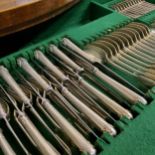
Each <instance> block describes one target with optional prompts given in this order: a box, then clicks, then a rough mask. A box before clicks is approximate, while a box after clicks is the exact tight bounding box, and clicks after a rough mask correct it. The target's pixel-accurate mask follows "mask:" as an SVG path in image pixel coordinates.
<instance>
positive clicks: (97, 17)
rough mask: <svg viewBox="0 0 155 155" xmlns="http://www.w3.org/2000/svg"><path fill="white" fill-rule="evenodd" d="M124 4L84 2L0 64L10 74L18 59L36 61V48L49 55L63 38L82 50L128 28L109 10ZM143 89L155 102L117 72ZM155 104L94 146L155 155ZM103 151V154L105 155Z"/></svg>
mask: <svg viewBox="0 0 155 155" xmlns="http://www.w3.org/2000/svg"><path fill="white" fill-rule="evenodd" d="M119 1H120V0H114V1H110V0H93V1H92V2H90V0H83V1H82V2H81V3H79V4H78V5H77V6H75V7H74V8H72V9H71V10H69V11H67V12H66V13H65V14H64V15H61V16H59V18H58V19H57V20H55V21H51V22H50V21H49V23H48V24H47V25H46V26H45V27H44V29H43V30H40V33H39V34H38V35H37V36H36V37H35V38H34V40H32V42H31V45H29V46H28V47H25V48H23V49H21V50H20V51H18V52H16V53H14V54H12V55H9V56H7V57H4V58H1V59H0V64H3V65H5V66H6V67H8V68H9V69H10V70H11V69H16V67H17V65H16V58H17V57H19V56H23V57H25V58H27V59H31V60H33V59H34V57H33V52H34V50H35V49H36V48H40V49H42V51H43V52H46V51H47V46H48V45H49V43H51V42H52V43H56V44H58V42H59V41H60V40H61V38H62V37H64V36H68V37H70V38H71V39H72V40H74V41H75V42H76V43H77V44H78V45H80V46H81V47H83V46H85V45H86V44H87V43H89V42H91V41H93V40H95V39H96V38H98V37H100V36H103V35H105V34H107V33H110V32H111V31H114V30H115V29H117V28H119V27H122V26H125V25H126V24H127V23H129V22H132V21H133V20H132V19H130V18H128V17H126V16H123V15H121V14H119V13H117V12H115V11H113V10H112V9H110V8H109V6H110V5H111V4H114V2H115V3H116V2H119ZM153 19H155V12H151V13H149V14H147V15H146V16H144V17H141V18H139V19H137V20H138V21H141V22H145V23H147V24H150V23H151V22H152V20H153ZM115 71H116V72H117V73H119V74H120V75H121V76H123V77H124V78H126V79H128V80H129V81H130V82H131V83H133V84H135V85H136V86H137V87H138V88H139V89H141V90H143V91H145V92H148V94H149V96H151V97H152V98H153V99H155V88H152V89H150V90H148V89H147V88H146V87H144V85H143V84H141V82H137V79H134V78H132V77H129V76H126V75H125V74H123V73H121V72H120V71H118V70H115ZM154 104H155V101H153V102H152V103H151V104H149V105H147V106H140V105H136V106H133V107H132V108H133V109H134V110H135V111H137V113H138V115H137V117H136V118H135V119H134V120H131V121H129V120H127V119H126V118H123V119H121V120H119V121H118V122H117V123H116V124H115V125H116V126H118V128H120V130H121V132H120V134H119V135H118V136H116V137H115V138H112V137H111V136H109V135H107V134H103V137H102V138H103V139H104V140H103V142H101V141H100V140H97V141H96V142H94V144H96V145H97V146H98V147H100V149H101V150H100V151H101V153H100V155H154V154H155V147H154V145H155V121H154V117H155V105H154ZM102 151H103V152H102Z"/></svg>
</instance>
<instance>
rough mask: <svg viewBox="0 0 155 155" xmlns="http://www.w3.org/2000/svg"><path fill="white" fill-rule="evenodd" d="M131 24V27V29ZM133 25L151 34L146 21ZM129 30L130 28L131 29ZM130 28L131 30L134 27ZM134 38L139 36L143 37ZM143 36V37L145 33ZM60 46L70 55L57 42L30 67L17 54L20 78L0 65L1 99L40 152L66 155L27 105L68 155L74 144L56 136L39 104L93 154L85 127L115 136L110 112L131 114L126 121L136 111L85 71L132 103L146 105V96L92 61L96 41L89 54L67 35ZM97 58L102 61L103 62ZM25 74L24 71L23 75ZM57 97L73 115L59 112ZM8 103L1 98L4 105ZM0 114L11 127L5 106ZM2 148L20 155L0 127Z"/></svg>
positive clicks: (38, 54) (9, 154) (8, 154)
mask: <svg viewBox="0 0 155 155" xmlns="http://www.w3.org/2000/svg"><path fill="white" fill-rule="evenodd" d="M134 24H135V23H133V25H134ZM136 24H138V23H136ZM133 25H132V24H131V25H130V28H131V29H132V28H133ZM135 28H136V30H135V32H137V33H140V29H141V31H142V33H140V34H141V36H145V34H149V32H150V31H149V29H148V28H146V26H145V25H142V24H139V25H138V27H135ZM127 30H129V28H128V29H127ZM129 32H131V30H130V31H129ZM130 34H132V33H130ZM132 36H133V35H132ZM136 36H137V37H138V36H140V35H136ZM142 39H145V37H143V38H142ZM137 40H138V39H137ZM122 42H123V40H122ZM104 43H105V42H102V44H104ZM111 43H112V42H111ZM62 44H63V45H64V46H65V47H66V48H68V49H69V51H70V52H69V51H68V52H69V54H70V55H69V56H68V54H66V53H65V52H63V51H61V50H60V49H58V48H57V47H56V46H54V45H50V46H49V52H48V54H43V53H42V52H41V51H40V50H36V51H35V54H34V55H35V60H34V61H32V63H31V64H32V65H31V64H30V63H29V62H28V61H27V60H26V59H25V58H23V57H20V58H18V59H17V64H18V69H19V68H20V69H19V70H20V71H19V72H18V71H14V72H15V73H16V74H15V75H16V76H17V77H16V79H17V80H16V81H15V79H14V78H13V76H12V75H11V74H10V73H9V71H8V69H7V68H6V67H4V66H0V77H1V78H2V79H3V80H4V82H5V85H4V86H1V90H2V92H3V93H4V94H3V95H1V98H2V99H1V100H3V99H5V101H7V103H6V102H4V103H5V104H7V106H8V105H10V104H11V105H12V106H13V108H14V116H15V120H16V122H17V123H18V125H19V126H20V127H21V128H22V130H23V131H24V133H25V134H26V135H27V136H28V138H29V139H30V140H31V142H32V144H33V145H34V146H36V147H37V149H38V150H39V152H40V153H41V154H44V155H50V154H51V155H55V154H62V152H60V151H59V150H57V149H56V148H54V146H53V145H52V144H50V143H49V142H48V141H47V140H46V139H45V137H44V136H43V135H42V134H41V132H40V131H39V129H37V128H36V126H35V125H34V123H33V122H32V121H31V120H30V118H29V116H28V114H27V113H26V111H25V109H28V110H29V111H30V112H31V114H32V115H34V117H35V118H36V119H37V120H38V121H39V122H40V123H41V124H42V126H43V127H44V128H46V130H47V131H48V132H49V133H50V134H51V135H52V136H53V137H54V138H56V140H57V141H58V143H59V144H60V145H61V146H62V149H63V151H64V152H65V153H66V154H72V151H71V150H70V147H68V143H67V144H66V143H65V142H64V141H65V140H64V139H62V137H59V136H58V135H57V134H55V133H54V131H52V129H51V128H50V127H49V126H48V125H47V124H46V123H45V121H44V120H43V119H42V117H41V116H40V115H39V113H38V111H37V110H36V108H35V106H38V107H39V108H40V109H41V110H42V111H43V112H44V113H45V114H46V116H47V118H48V119H50V121H51V122H52V123H53V124H54V126H55V127H56V128H58V129H60V130H61V131H62V133H63V134H64V135H65V136H66V137H67V138H68V139H69V140H70V141H71V142H72V144H74V146H76V147H77V148H78V149H79V150H80V151H81V152H84V153H88V154H90V155H95V154H96V149H95V146H93V144H91V142H90V141H89V139H87V136H86V135H85V132H84V131H85V130H86V131H87V132H89V133H91V134H93V136H95V137H96V138H99V137H98V135H97V133H96V132H94V130H93V129H94V128H96V129H97V130H99V131H100V132H108V133H109V134H110V135H112V136H115V135H116V134H117V129H116V128H115V127H114V126H113V124H111V122H109V121H108V119H111V120H112V121H114V122H115V121H116V120H115V117H114V116H113V115H112V113H113V114H115V115H116V116H117V117H118V118H122V117H127V118H128V119H132V118H133V114H132V112H131V111H130V109H126V108H125V107H124V106H123V105H120V103H117V101H115V100H114V99H112V98H110V97H109V96H108V95H105V94H104V93H103V92H102V91H99V90H98V89H97V88H96V87H94V86H93V85H91V84H90V83H89V82H88V81H87V80H86V79H85V75H87V77H88V78H89V80H92V81H95V82H97V81H98V80H97V78H98V79H100V81H103V82H105V83H107V84H108V85H110V87H112V88H113V90H114V91H115V92H117V93H118V94H119V95H120V96H121V97H122V98H123V99H124V100H126V101H127V102H128V103H129V104H130V105H133V104H137V103H141V104H147V100H146V99H145V98H144V97H143V96H141V95H139V94H138V93H136V92H135V91H133V90H131V89H129V88H128V87H126V86H124V85H122V84H121V83H119V82H118V81H116V80H114V79H113V78H112V77H109V76H108V75H106V74H105V73H103V72H102V71H100V69H98V68H97V67H96V66H94V65H93V63H94V62H95V61H94V60H98V59H95V58H96V57H95V58H94V57H93V56H94V55H90V53H89V50H90V51H91V49H90V48H91V46H92V50H93V51H94V52H95V48H94V47H93V46H96V45H97V44H92V45H90V47H88V46H87V47H86V51H87V52H88V53H86V52H84V51H83V50H82V49H80V48H79V47H78V46H77V45H75V44H74V43H73V42H72V41H70V40H69V39H67V38H64V39H63V41H62ZM116 44H117V42H116ZM113 46H114V45H113ZM118 46H119V45H118ZM99 47H100V46H99ZM100 48H102V47H100ZM92 58H93V59H92ZM101 58H102V57H101ZM102 59H103V58H102ZM55 62H56V63H55ZM97 62H98V63H101V61H97ZM21 69H22V71H21ZM22 73H24V76H23V75H22ZM17 81H18V82H17ZM101 88H102V87H101ZM107 89H108V88H107ZM7 91H8V92H7ZM29 94H31V95H30V96H33V97H35V99H36V105H35V106H33V104H34V103H33V104H32V101H33V100H32V99H31V98H30V97H29ZM42 94H43V95H42ZM80 95H81V96H80ZM4 96H5V97H4ZM82 96H83V97H82ZM6 98H7V99H6ZM55 101H56V103H57V104H59V107H61V110H64V111H65V113H68V115H69V117H70V118H65V116H63V114H62V113H61V112H60V111H59V110H60V109H59V110H58V109H57V108H56V107H55V106H54V105H53V103H54V102H55ZM4 103H3V101H1V104H4ZM12 106H11V107H12ZM0 112H1V114H0V116H1V119H4V120H5V122H6V124H7V125H8V124H9V121H8V120H7V118H6V113H5V110H4V109H3V107H2V106H0ZM107 118H108V119H107ZM69 119H71V120H73V122H72V123H73V124H72V123H71V122H69ZM8 127H9V129H10V131H11V132H12V130H11V129H12V128H11V126H10V125H8ZM1 130H3V129H1ZM87 132H86V134H87ZM12 133H13V134H14V137H15V138H16V140H17V141H19V145H20V147H22V149H23V151H24V152H25V154H31V153H30V152H29V151H28V150H27V148H26V147H25V146H24V145H23V144H22V142H20V140H19V139H18V138H17V137H18V136H17V137H16V133H14V132H12ZM0 147H1V149H2V150H3V152H4V153H5V154H6V155H14V154H16V153H15V151H13V149H12V148H11V146H10V145H9V143H8V142H7V140H6V139H5V137H4V135H3V132H2V131H1V132H0ZM65 153H64V154H65Z"/></svg>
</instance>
